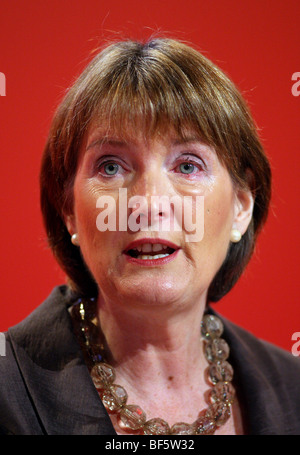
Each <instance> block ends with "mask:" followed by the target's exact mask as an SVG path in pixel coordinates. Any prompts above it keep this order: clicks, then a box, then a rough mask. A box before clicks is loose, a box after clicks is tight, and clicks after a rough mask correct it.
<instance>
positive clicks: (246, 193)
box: [232, 171, 255, 235]
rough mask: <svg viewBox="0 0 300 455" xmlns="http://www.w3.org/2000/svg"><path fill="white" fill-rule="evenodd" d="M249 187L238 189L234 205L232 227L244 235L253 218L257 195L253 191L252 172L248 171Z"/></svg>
mask: <svg viewBox="0 0 300 455" xmlns="http://www.w3.org/2000/svg"><path fill="white" fill-rule="evenodd" d="M248 177H249V178H248V182H249V185H248V188H244V189H237V191H236V200H235V206H234V219H233V225H232V229H237V230H238V231H240V233H241V235H244V234H245V232H246V231H247V229H248V226H249V224H250V222H251V219H252V214H253V207H254V201H255V197H254V195H253V193H252V191H251V189H250V188H251V187H253V186H252V185H251V184H250V181H251V180H252V173H251V172H250V171H249V172H248Z"/></svg>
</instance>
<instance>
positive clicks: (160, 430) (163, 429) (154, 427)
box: [143, 418, 171, 435]
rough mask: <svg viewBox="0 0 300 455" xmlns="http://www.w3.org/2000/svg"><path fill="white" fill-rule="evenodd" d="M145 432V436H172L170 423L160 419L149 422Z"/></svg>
mask: <svg viewBox="0 0 300 455" xmlns="http://www.w3.org/2000/svg"><path fill="white" fill-rule="evenodd" d="M143 430H144V434H147V435H151V434H158V435H165V434H170V432H171V430H170V427H169V424H168V422H166V421H165V420H163V419H159V418H155V419H151V420H147V422H146V423H145V425H144V427H143Z"/></svg>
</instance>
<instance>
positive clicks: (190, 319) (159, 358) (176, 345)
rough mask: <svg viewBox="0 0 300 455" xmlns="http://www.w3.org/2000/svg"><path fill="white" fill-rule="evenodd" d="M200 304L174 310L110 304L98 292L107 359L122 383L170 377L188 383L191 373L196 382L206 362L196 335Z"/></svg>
mask: <svg viewBox="0 0 300 455" xmlns="http://www.w3.org/2000/svg"><path fill="white" fill-rule="evenodd" d="M204 308H205V304H204V302H203V301H199V302H196V304H195V303H194V304H193V305H186V306H185V307H184V309H181V310H178V306H177V307H173V308H166V307H163V308H161V307H157V306H156V307H155V308H154V307H151V308H148V307H146V308H145V307H139V306H138V305H132V303H131V305H130V306H129V305H126V304H125V303H123V304H118V305H116V304H115V303H112V302H109V301H108V300H104V299H103V298H102V297H101V298H100V299H99V301H98V314H99V321H100V326H101V330H102V331H103V334H104V337H105V340H106V343H107V346H108V352H109V360H110V362H111V363H112V364H113V365H114V366H115V368H116V370H117V371H118V374H119V375H121V376H122V378H123V380H126V382H128V383H136V381H137V380H138V381H139V384H140V385H142V384H143V383H146V382H147V381H148V380H149V378H151V381H153V380H156V381H157V382H160V383H162V382H165V381H169V380H170V378H172V380H173V382H172V385H173V386H176V385H177V386H178V387H180V382H182V383H184V384H186V383H187V381H189V382H192V378H191V376H192V375H193V374H194V372H196V376H197V381H199V374H201V373H202V375H203V370H204V369H205V368H206V366H207V362H206V359H205V356H204V353H203V345H202V341H201V336H200V325H201V320H202V317H203V312H204ZM191 365H193V368H192V369H191ZM162 372H163V374H162ZM154 378H155V379H154Z"/></svg>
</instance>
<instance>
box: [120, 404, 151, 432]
mask: <svg viewBox="0 0 300 455" xmlns="http://www.w3.org/2000/svg"><path fill="white" fill-rule="evenodd" d="M119 417H120V420H121V424H122V427H123V428H129V429H131V430H139V429H140V428H142V427H143V426H144V424H145V423H146V414H145V413H144V411H143V410H142V408H140V407H139V406H137V405H135V404H129V405H126V406H123V407H122V408H121V410H120V414H119Z"/></svg>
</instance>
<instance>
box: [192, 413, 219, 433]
mask: <svg viewBox="0 0 300 455" xmlns="http://www.w3.org/2000/svg"><path fill="white" fill-rule="evenodd" d="M194 427H195V434H213V433H214V432H215V430H216V423H215V421H214V419H213V418H212V417H209V416H203V417H199V419H197V420H196V422H194Z"/></svg>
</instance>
